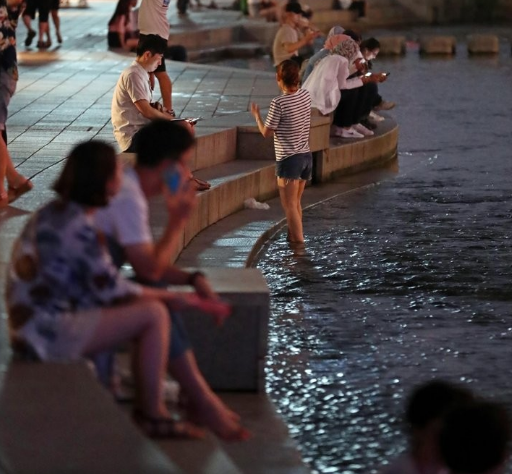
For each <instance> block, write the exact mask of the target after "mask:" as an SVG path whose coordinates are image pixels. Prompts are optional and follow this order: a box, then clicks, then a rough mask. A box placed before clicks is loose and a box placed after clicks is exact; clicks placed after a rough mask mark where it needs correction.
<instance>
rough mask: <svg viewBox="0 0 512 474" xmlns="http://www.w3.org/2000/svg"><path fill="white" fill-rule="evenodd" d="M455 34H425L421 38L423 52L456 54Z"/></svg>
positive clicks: (421, 50) (421, 51)
mask: <svg viewBox="0 0 512 474" xmlns="http://www.w3.org/2000/svg"><path fill="white" fill-rule="evenodd" d="M456 44H457V40H456V39H455V36H424V37H422V38H421V39H420V53H421V54H425V55H427V54H447V55H451V54H455V51H456Z"/></svg>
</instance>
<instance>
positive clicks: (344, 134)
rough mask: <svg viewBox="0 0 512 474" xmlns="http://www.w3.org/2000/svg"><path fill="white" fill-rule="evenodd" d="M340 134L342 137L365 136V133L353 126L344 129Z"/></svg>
mask: <svg viewBox="0 0 512 474" xmlns="http://www.w3.org/2000/svg"><path fill="white" fill-rule="evenodd" d="M340 136H341V137H342V138H364V135H363V134H362V133H359V132H357V131H356V130H354V128H353V127H350V128H344V129H342V131H341V135H340Z"/></svg>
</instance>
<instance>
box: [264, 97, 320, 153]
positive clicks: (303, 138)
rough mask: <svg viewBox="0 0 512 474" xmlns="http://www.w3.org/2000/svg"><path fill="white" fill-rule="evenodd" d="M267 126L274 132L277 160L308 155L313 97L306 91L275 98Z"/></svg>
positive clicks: (269, 112)
mask: <svg viewBox="0 0 512 474" xmlns="http://www.w3.org/2000/svg"><path fill="white" fill-rule="evenodd" d="M265 126H266V127H267V128H270V129H271V130H273V131H274V148H275V151H276V160H277V161H281V160H284V159H285V158H287V157H289V156H292V155H296V154H297V153H307V152H308V151H310V149H309V129H310V126H311V97H310V95H309V92H308V91H307V90H305V89H299V90H298V91H297V92H294V93H293V94H283V95H280V96H279V97H274V98H273V99H272V102H271V103H270V109H269V111H268V115H267V119H266V120H265Z"/></svg>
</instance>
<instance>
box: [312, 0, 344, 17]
mask: <svg viewBox="0 0 512 474" xmlns="http://www.w3.org/2000/svg"><path fill="white" fill-rule="evenodd" d="M305 4H307V5H308V6H309V7H310V8H311V10H313V13H315V14H316V13H317V12H319V11H322V10H338V9H339V7H338V0H308V1H306V2H305Z"/></svg>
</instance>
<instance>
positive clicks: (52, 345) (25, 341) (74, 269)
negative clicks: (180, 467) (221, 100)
mask: <svg viewBox="0 0 512 474" xmlns="http://www.w3.org/2000/svg"><path fill="white" fill-rule="evenodd" d="M121 179H122V173H121V166H120V165H119V163H118V162H117V158H116V154H115V151H114V149H113V148H112V147H111V146H110V145H107V144H105V143H103V142H99V141H90V142H84V143H82V144H79V145H77V146H76V147H75V148H74V149H73V150H72V151H71V153H70V155H69V156H68V158H67V160H66V163H65V165H64V168H63V170H62V173H61V174H60V176H59V178H58V179H57V181H56V182H55V184H54V186H53V189H54V190H55V191H56V193H57V195H58V196H57V198H56V199H54V200H52V201H50V202H49V203H48V204H46V205H45V206H43V207H42V208H40V209H39V210H38V211H36V212H35V213H34V214H33V215H32V216H31V218H30V219H29V221H28V222H27V224H26V225H25V227H24V228H23V230H22V232H21V235H20V237H19V238H18V239H17V240H16V242H15V243H14V246H13V251H12V257H11V261H10V264H9V267H8V274H7V281H6V291H5V293H6V306H7V312H8V317H9V329H10V336H11V344H12V347H13V349H14V351H15V353H20V354H21V353H24V354H30V355H32V356H33V357H34V358H37V359H39V360H42V361H53V362H70V361H75V360H80V359H82V358H89V357H93V356H94V355H95V354H97V353H100V352H102V351H105V350H109V349H112V348H115V347H116V346H117V345H119V344H123V343H127V342H131V343H133V352H132V366H133V370H134V375H135V376H134V380H135V386H136V399H135V409H134V412H133V418H134V421H135V422H136V423H137V424H138V425H139V427H140V428H141V429H142V430H143V431H144V432H145V433H146V434H147V435H148V436H151V437H157V438H168V437H176V436H178V437H192V438H194V437H201V436H202V434H203V433H202V430H200V429H199V428H197V427H196V426H194V425H193V424H191V423H188V422H180V421H176V420H175V419H174V418H173V417H172V415H171V413H170V412H169V411H168V409H167V407H166V405H165V400H164V398H163V391H162V383H163V378H164V374H165V372H166V365H167V354H168V352H169V334H170V331H171V328H170V319H169V317H168V312H167V311H168V310H167V307H166V306H165V304H164V302H165V303H167V304H168V305H169V306H170V307H171V308H172V309H174V310H179V309H185V308H195V309H199V310H201V311H204V312H206V313H209V314H211V315H212V316H213V317H215V318H216V319H217V321H218V322H219V323H222V322H223V320H224V319H225V318H226V317H227V316H228V315H229V313H230V308H229V306H228V305H226V304H225V303H221V302H220V301H215V300H212V299H203V298H199V297H198V296H197V295H192V294H186V293H175V292H170V291H167V290H165V289H160V288H151V287H148V286H143V285H140V284H137V283H133V282H130V281H128V280H126V279H124V278H123V277H122V276H121V275H120V273H119V272H118V270H117V268H116V267H115V266H114V265H113V263H112V259H111V257H110V255H109V253H108V250H107V247H106V244H105V240H104V239H103V238H102V236H101V235H99V234H98V232H97V230H96V228H95V226H94V221H93V216H94V214H95V212H96V211H97V210H98V209H99V208H101V207H104V206H106V205H107V204H108V202H109V201H110V199H112V197H113V196H115V195H116V193H117V192H118V190H119V188H120V185H121Z"/></svg>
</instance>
